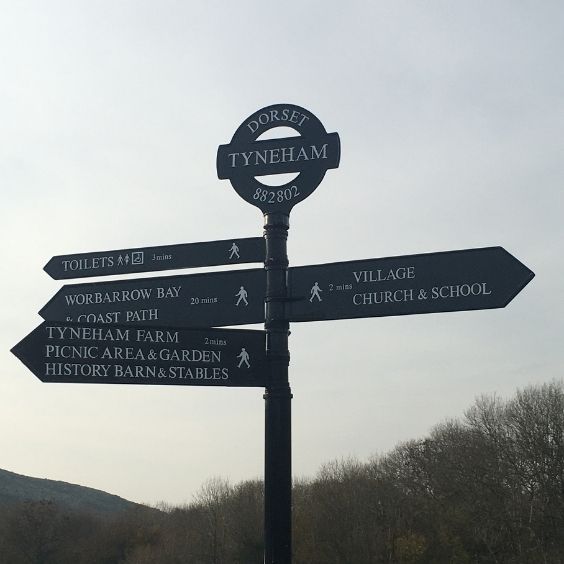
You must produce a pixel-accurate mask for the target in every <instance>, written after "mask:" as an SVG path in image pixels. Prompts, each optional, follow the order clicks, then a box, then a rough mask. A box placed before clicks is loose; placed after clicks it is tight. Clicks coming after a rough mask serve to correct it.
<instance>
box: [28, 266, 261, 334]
mask: <svg viewBox="0 0 564 564" xmlns="http://www.w3.org/2000/svg"><path fill="white" fill-rule="evenodd" d="M264 288H265V273H264V271H263V270H262V269H249V270H230V271H227V272H209V273H205V274H184V275H178V276H162V277H153V278H137V279H133V280H117V281H112V282H94V283H90V284H67V285H65V286H63V287H62V288H61V289H60V290H59V291H58V292H57V293H56V294H55V296H54V297H53V298H51V300H50V301H49V302H47V304H46V305H45V307H43V309H41V311H40V312H39V314H40V315H41V317H43V319H45V320H47V321H74V322H77V323H116V324H120V323H125V324H128V323H136V324H141V325H166V326H168V327H221V326H225V325H244V324H250V323H263V322H264Z"/></svg>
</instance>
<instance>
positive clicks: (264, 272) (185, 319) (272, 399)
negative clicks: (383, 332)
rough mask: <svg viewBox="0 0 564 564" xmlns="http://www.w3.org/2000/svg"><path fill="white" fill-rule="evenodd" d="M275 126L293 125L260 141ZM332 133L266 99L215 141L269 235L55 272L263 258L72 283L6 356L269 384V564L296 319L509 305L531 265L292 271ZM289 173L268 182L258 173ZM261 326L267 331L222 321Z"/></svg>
mask: <svg viewBox="0 0 564 564" xmlns="http://www.w3.org/2000/svg"><path fill="white" fill-rule="evenodd" d="M277 128H291V129H293V130H294V131H295V133H296V135H293V136H289V137H288V136H286V137H280V138H268V139H266V138H264V134H266V133H267V132H270V131H271V130H273V131H272V133H275V132H276V131H275V130H276V129H277ZM340 156H341V145H340V139H339V135H338V134H337V133H328V132H327V130H326V129H325V127H324V126H323V124H322V123H321V121H320V120H319V119H318V118H317V117H316V116H315V115H314V114H312V113H311V112H310V111H309V110H306V109H305V108H302V107H300V106H296V105H294V104H274V105H272V106H267V107H265V108H262V109H260V110H258V111H256V112H254V113H253V114H251V115H250V116H249V117H248V118H247V119H245V120H244V121H243V122H242V123H241V125H240V126H239V127H238V128H237V129H236V131H235V133H234V134H233V137H232V138H231V141H230V142H229V143H227V144H225V145H220V146H219V148H218V151H217V159H216V165H217V175H218V177H219V178H220V179H226V180H229V181H230V183H231V185H232V186H233V188H234V189H235V191H236V192H237V193H238V194H239V195H240V196H241V198H243V199H244V200H245V201H246V202H248V203H249V204H251V205H253V206H256V207H257V208H259V209H260V210H261V211H262V212H263V215H264V238H259V237H254V238H243V239H227V240H220V241H209V242H202V243H188V244H181V245H169V246H158V247H139V248H133V249H121V250H117V251H105V252H94V253H78V254H73V255H58V256H55V257H53V258H52V259H51V260H50V261H49V262H48V263H47V265H46V266H45V271H46V272H47V273H48V274H49V275H50V276H51V277H52V278H54V279H56V280H61V279H70V278H84V277H89V276H107V275H116V274H131V273H139V272H149V271H160V270H167V269H178V268H194V267H199V266H215V265H224V264H225V265H227V264H238V263H250V262H261V261H263V260H264V268H261V269H245V270H229V271H224V272H211V273H199V274H189V275H188V274H182V275H177V276H160V277H149V278H137V279H127V280H123V279H122V280H113V281H109V282H93V283H82V284H66V285H64V286H63V287H62V288H61V289H60V290H59V291H58V292H57V293H56V294H55V296H54V297H53V298H52V299H51V300H50V301H49V302H48V303H47V304H46V305H45V306H44V307H43V308H42V309H41V311H40V312H39V313H40V315H41V316H42V317H43V319H44V320H45V321H44V322H43V323H42V324H41V325H40V326H39V327H37V328H36V329H35V330H33V331H32V332H31V333H30V334H29V335H28V336H27V337H25V338H24V339H23V340H22V341H21V342H20V343H18V344H17V345H16V346H15V347H14V348H13V349H12V352H13V353H14V354H15V355H16V356H17V357H18V358H19V359H20V360H21V361H22V362H23V363H24V364H25V365H26V366H27V367H28V368H29V369H30V370H31V371H32V372H33V374H35V375H36V376H37V377H38V378H39V379H40V380H41V381H42V382H60V383H98V384H100V383H106V384H150V385H179V386H209V387H217V386H230V387H241V386H249V387H264V388H265V394H264V399H265V460H264V487H265V495H264V518H265V519H264V541H265V557H264V562H265V563H266V564H291V561H292V536H291V529H292V509H291V507H292V503H291V499H292V497H291V496H292V466H291V444H292V442H291V399H292V392H291V388H290V383H289V379H288V366H289V361H290V353H289V349H288V336H289V328H290V322H309V321H325V320H336V319H353V318H366V317H384V316H397V315H412V314H424V313H437V312H454V311H470V310H481V309H493V308H501V307H505V306H506V305H507V304H508V303H509V302H510V301H511V300H512V299H513V298H514V297H515V296H516V295H517V294H518V293H519V292H520V291H521V290H522V289H523V288H524V287H525V286H526V285H527V284H528V283H529V282H530V281H531V280H532V278H533V277H534V273H533V272H532V271H531V270H530V269H529V268H527V267H526V266H525V265H524V264H522V263H521V262H520V261H519V260H517V259H516V258H515V257H514V256H512V255H511V254H509V253H508V252H507V251H506V250H505V249H503V248H502V247H486V248H481V249H464V250H457V251H445V252H437V253H425V254H418V255H405V256H397V257H386V258H372V259H362V260H354V261H343V262H335V263H328V264H318V265H306V266H300V267H293V268H289V261H288V253H287V239H288V231H289V226H290V223H289V216H290V211H291V210H292V209H293V207H294V206H295V205H296V204H298V203H299V202H301V201H303V200H304V199H305V198H307V197H309V196H310V195H311V194H312V193H313V192H314V190H316V188H317V187H318V186H319V184H320V183H321V181H322V180H323V178H324V177H325V174H326V173H327V171H328V170H330V169H334V168H337V167H338V166H339V162H340ZM288 173H291V174H294V175H295V176H294V178H293V179H292V180H290V181H287V182H283V183H282V184H281V185H277V186H273V185H270V184H267V183H265V182H264V181H263V180H262V177H265V176H274V177H275V176H276V175H280V174H288ZM254 323H264V331H257V330H240V329H217V327H223V326H228V325H244V324H254Z"/></svg>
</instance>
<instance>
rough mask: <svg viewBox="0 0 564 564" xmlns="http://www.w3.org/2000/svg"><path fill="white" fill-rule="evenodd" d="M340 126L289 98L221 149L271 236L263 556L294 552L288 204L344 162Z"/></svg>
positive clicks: (284, 557) (282, 558)
mask: <svg viewBox="0 0 564 564" xmlns="http://www.w3.org/2000/svg"><path fill="white" fill-rule="evenodd" d="M281 126H284V127H291V128H293V129H295V130H296V131H297V132H298V133H299V134H300V136H299V137H290V138H286V139H274V140H269V141H257V138H258V137H259V136H260V135H262V134H263V133H264V132H266V131H268V130H269V129H272V128H275V127H281ZM340 154H341V146H340V140H339V136H338V134H337V133H329V134H328V133H327V132H326V131H325V128H324V127H323V125H322V124H321V122H320V121H319V120H318V119H317V118H316V117H315V116H314V115H313V114H312V113H311V112H309V111H308V110H305V109H304V108H301V107H299V106H294V105H291V104H277V105H274V106H269V107H267V108H263V109H262V110H259V111H258V112H255V113H254V114H252V115H251V116H249V117H248V118H247V119H246V120H245V121H244V122H243V123H242V124H241V125H240V126H239V128H238V129H237V131H236V132H235V134H234V135H233V138H232V140H231V143H230V144H229V145H221V146H220V147H219V150H218V152H217V172H218V176H219V178H228V179H229V180H230V181H231V184H232V185H233V187H234V188H235V190H236V191H237V193H238V194H239V195H240V196H241V197H242V198H243V199H244V200H245V201H247V202H249V203H250V204H252V205H254V206H256V207H258V208H259V209H260V210H261V211H262V212H263V214H264V237H265V239H266V261H265V263H264V264H265V269H266V319H265V325H264V326H265V329H266V354H267V358H268V362H269V368H270V373H269V380H268V385H267V387H266V391H265V394H264V399H265V463H264V517H265V529H264V531H265V560H264V561H265V562H266V563H268V564H275V563H276V564H286V563H289V562H291V560H292V458H291V457H292V439H291V399H292V392H291V389H290V384H289V381H288V365H289V362H290V352H289V350H288V335H289V322H288V317H287V315H286V302H287V299H288V287H287V271H288V253H287V238H288V229H289V226H290V221H289V217H290V210H291V209H292V208H293V206H294V205H295V204H297V203H298V202H301V201H302V200H303V199H305V198H307V197H308V196H309V195H310V194H311V193H312V192H313V191H314V190H315V189H316V188H317V186H318V185H319V184H320V182H321V181H322V180H323V177H324V176H325V173H326V172H327V170H328V169H329V168H336V167H338V166H339V159H340ZM288 172H290V173H291V172H294V173H296V172H299V174H298V176H297V177H296V178H294V180H292V181H291V182H288V183H287V184H284V185H282V186H267V185H265V184H263V183H261V182H260V181H259V180H257V179H256V178H255V176H257V175H268V174H280V173H288Z"/></svg>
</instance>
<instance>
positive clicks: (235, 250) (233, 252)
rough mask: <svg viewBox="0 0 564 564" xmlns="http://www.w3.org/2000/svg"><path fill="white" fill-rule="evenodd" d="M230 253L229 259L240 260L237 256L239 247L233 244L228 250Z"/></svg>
mask: <svg viewBox="0 0 564 564" xmlns="http://www.w3.org/2000/svg"><path fill="white" fill-rule="evenodd" d="M229 250H230V251H231V254H230V255H229V258H230V259H232V258H241V256H240V255H239V247H238V246H237V245H236V244H235V243H233V245H231V248H230V249H229Z"/></svg>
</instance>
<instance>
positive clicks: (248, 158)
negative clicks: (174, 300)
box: [217, 104, 341, 213]
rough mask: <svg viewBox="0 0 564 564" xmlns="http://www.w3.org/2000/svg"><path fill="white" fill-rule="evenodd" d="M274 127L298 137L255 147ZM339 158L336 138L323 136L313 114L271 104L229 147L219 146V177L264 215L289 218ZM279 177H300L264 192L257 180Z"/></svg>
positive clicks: (249, 121) (248, 121)
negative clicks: (259, 177)
mask: <svg viewBox="0 0 564 564" xmlns="http://www.w3.org/2000/svg"><path fill="white" fill-rule="evenodd" d="M275 127H291V128H292V129H294V130H295V131H296V132H297V133H299V136H296V137H284V138H280V139H268V140H260V141H257V139H258V137H260V136H261V135H262V134H263V133H264V132H265V131H268V130H269V129H273V128H275ZM340 156H341V143H340V140H339V135H338V134H337V133H327V131H326V130H325V128H324V127H323V124H322V123H321V122H320V121H319V120H318V119H317V118H316V117H315V116H314V115H313V114H312V113H311V112H309V111H308V110H306V109H304V108H301V107H300V106H294V105H292V104H275V105H273V106H268V107H266V108H262V109H261V110H258V111H257V112H255V113H254V114H252V115H250V116H249V117H248V118H247V119H246V120H245V121H244V122H243V123H242V124H241V125H240V126H239V128H238V129H237V131H236V132H235V134H234V135H233V138H232V139H231V143H229V144H228V145H220V146H219V148H218V150H217V175H218V177H219V178H221V179H225V178H228V179H229V180H230V181H231V184H232V186H233V188H235V190H236V191H237V193H238V194H239V196H241V198H243V200H245V201H247V202H249V204H252V205H253V206H257V207H258V208H260V209H261V210H262V212H263V213H271V212H283V213H290V210H291V209H292V208H293V207H294V206H295V205H296V204H297V203H298V202H301V201H302V200H304V199H305V198H307V197H308V196H309V195H310V194H311V193H312V192H313V191H314V190H315V189H316V188H317V187H318V186H319V184H320V183H321V181H322V180H323V177H324V176H325V173H326V172H327V170H328V169H330V168H337V167H338V166H339V159H340ZM283 173H298V176H297V177H296V178H294V179H293V180H292V181H291V182H287V183H286V184H283V185H281V186H268V185H266V184H263V183H262V182H260V181H259V180H257V179H256V178H255V177H256V176H265V175H270V174H283Z"/></svg>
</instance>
